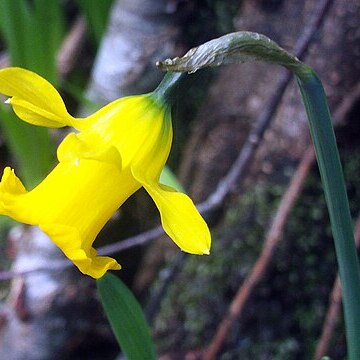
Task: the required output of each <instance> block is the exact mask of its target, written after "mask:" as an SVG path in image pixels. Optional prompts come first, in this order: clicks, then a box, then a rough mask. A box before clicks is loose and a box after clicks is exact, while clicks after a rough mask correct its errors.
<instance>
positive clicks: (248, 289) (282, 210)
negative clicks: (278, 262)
mask: <svg viewBox="0 0 360 360" xmlns="http://www.w3.org/2000/svg"><path fill="white" fill-rule="evenodd" d="M314 161H315V153H314V150H313V148H312V146H311V147H309V148H308V149H307V151H306V153H305V155H304V157H303V158H302V160H301V162H300V165H299V166H298V168H297V170H296V172H295V174H294V176H293V177H292V181H291V183H290V186H289V188H288V189H287V191H286V192H285V194H284V196H283V197H282V199H281V203H280V206H279V208H278V210H277V213H276V216H275V218H274V221H273V223H272V225H271V228H270V230H269V232H268V234H267V236H266V239H265V242H264V246H263V249H262V251H261V254H260V256H259V257H258V259H257V261H256V263H255V265H254V266H253V268H252V269H251V272H250V274H249V275H248V276H247V277H246V279H245V280H244V282H243V284H242V285H241V287H240V288H239V290H238V292H237V294H236V295H235V298H234V299H233V301H232V302H231V305H230V307H229V309H228V311H227V314H226V315H225V318H224V319H223V320H222V321H221V323H220V325H219V326H218V328H217V330H216V333H215V336H214V337H213V339H212V341H211V343H210V346H209V348H208V349H207V351H206V353H205V355H204V360H212V359H215V358H216V354H217V353H218V352H219V350H220V348H221V347H222V345H223V343H224V341H225V340H226V337H227V335H228V333H229V330H230V328H231V325H232V324H233V323H234V321H235V320H238V319H239V317H240V315H241V313H242V311H243V309H244V306H245V304H246V302H247V300H248V298H249V296H250V294H251V293H252V291H253V289H254V288H255V286H256V285H257V284H258V282H259V281H260V280H261V279H262V278H263V276H264V274H265V273H266V270H267V268H268V266H269V264H270V261H271V259H272V256H273V253H274V250H275V249H276V247H277V245H278V243H279V242H280V240H281V238H282V233H283V229H284V226H285V224H286V220H287V218H288V216H289V213H290V210H291V209H292V207H293V205H294V203H295V201H296V200H297V198H298V196H299V193H300V191H301V189H302V187H303V185H304V181H305V179H306V177H307V175H308V173H309V171H310V170H311V167H312V165H313V164H314Z"/></svg>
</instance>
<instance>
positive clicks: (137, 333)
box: [97, 273, 156, 360]
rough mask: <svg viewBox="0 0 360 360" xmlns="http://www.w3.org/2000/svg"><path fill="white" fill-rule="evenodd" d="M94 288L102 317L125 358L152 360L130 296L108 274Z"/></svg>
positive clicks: (141, 321)
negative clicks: (107, 321)
mask: <svg viewBox="0 0 360 360" xmlns="http://www.w3.org/2000/svg"><path fill="white" fill-rule="evenodd" d="M97 287H98V291H99V294H100V299H101V302H102V304H103V307H104V310H105V313H106V315H107V317H108V319H109V322H110V324H111V327H112V329H113V332H114V334H115V337H116V339H117V341H118V343H119V344H120V346H121V349H122V351H123V352H124V354H125V356H126V358H127V359H129V360H145V359H146V360H151V359H156V355H155V348H154V344H153V342H152V340H151V337H150V330H149V327H148V325H147V323H146V320H145V317H144V314H143V311H142V309H141V307H140V305H139V303H138V302H137V300H136V299H135V297H134V295H133V294H132V292H131V291H130V290H129V289H128V288H127V287H126V286H125V285H124V283H123V282H122V281H121V280H120V279H118V278H117V277H116V276H114V275H112V274H110V273H107V274H105V275H104V276H103V277H102V278H100V279H99V280H97Z"/></svg>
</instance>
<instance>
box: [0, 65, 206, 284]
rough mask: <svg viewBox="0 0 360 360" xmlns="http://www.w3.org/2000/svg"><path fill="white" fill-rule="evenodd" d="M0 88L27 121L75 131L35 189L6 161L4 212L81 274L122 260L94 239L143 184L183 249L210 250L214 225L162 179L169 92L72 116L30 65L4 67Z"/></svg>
mask: <svg viewBox="0 0 360 360" xmlns="http://www.w3.org/2000/svg"><path fill="white" fill-rule="evenodd" d="M0 93H2V94H4V95H6V96H8V97H9V100H8V101H7V102H8V103H10V104H11V106H12V107H13V110H14V112H15V113H16V114H17V116H18V117H19V118H20V119H22V120H23V121H25V122H28V123H30V124H33V125H38V126H45V127H49V128H60V127H64V126H70V127H72V128H74V129H75V130H76V131H74V132H70V133H69V134H68V135H67V136H66V137H65V138H64V140H63V141H62V142H61V144H60V145H59V147H58V149H57V158H58V163H57V165H56V166H55V167H54V169H53V170H52V171H51V172H50V173H49V175H48V176H47V177H46V178H45V179H44V180H43V181H42V182H41V183H40V184H38V185H37V186H36V187H35V188H34V189H32V190H30V191H27V190H26V189H25V187H24V185H23V184H22V182H21V181H20V180H19V178H18V177H17V176H16V175H15V172H14V170H13V169H11V168H10V167H6V168H5V170H4V173H3V176H2V179H1V182H0V214H1V215H6V216H9V217H11V218H13V219H15V220H16V221H19V222H22V223H25V224H30V225H35V226H39V228H40V229H41V230H42V231H44V232H45V233H46V234H47V235H48V236H49V237H50V239H51V240H52V241H53V242H54V243H55V244H56V245H57V246H58V247H59V248H60V249H61V250H62V251H63V253H64V254H65V255H66V256H67V257H68V258H69V259H70V260H71V261H72V262H73V263H74V264H75V265H76V266H77V267H78V268H79V270H80V271H81V272H82V273H84V274H87V275H89V276H92V277H93V278H100V277H102V276H103V275H104V274H105V272H106V271H107V270H117V269H120V265H119V264H118V262H117V261H116V260H115V259H113V258H111V257H107V256H98V255H97V252H96V250H95V248H94V247H93V243H94V241H95V239H96V237H97V235H98V233H99V232H100V230H101V229H102V228H103V226H104V225H105V224H106V222H107V221H108V220H109V219H110V217H111V216H112V215H113V214H114V213H115V212H116V211H117V210H118V208H119V207H120V206H121V205H122V204H123V203H124V202H125V201H126V200H127V199H128V197H129V196H131V195H132V194H133V193H135V192H136V191H137V190H138V189H139V188H141V187H143V188H145V190H146V191H147V192H148V193H149V195H150V196H151V197H152V199H153V200H154V202H155V204H156V206H157V208H158V209H159V212H160V217H161V222H162V226H163V228H164V230H165V232H166V233H167V234H168V236H169V237H170V238H171V239H172V240H173V241H174V242H175V243H176V244H177V245H178V246H179V247H180V248H181V249H182V250H183V251H185V252H188V253H191V254H208V253H209V249H210V242H211V238H210V233H209V229H208V227H207V225H206V223H205V221H204V220H203V218H202V217H201V215H200V214H199V213H198V211H197V209H196V207H195V206H194V204H193V202H192V201H191V199H190V198H189V197H188V196H187V195H185V194H182V193H180V192H177V191H176V190H175V189H173V188H170V187H168V186H165V185H162V184H160V182H159V177H160V173H161V171H162V169H163V167H164V165H165V163H166V161H167V158H168V156H169V152H170V148H171V143H172V124H171V114H170V107H169V104H168V102H167V101H166V96H165V94H166V91H155V92H153V93H150V94H145V95H137V96H129V97H124V98H120V99H118V100H115V101H113V102H111V103H110V104H108V105H106V106H104V107H103V108H101V109H100V110H98V111H97V112H95V113H94V114H92V115H90V116H88V117H86V118H75V117H73V116H71V115H70V114H69V113H68V112H67V110H66V107H65V105H64V102H63V100H62V98H61V96H60V94H59V93H58V92H57V90H56V89H55V88H54V87H53V86H52V85H51V84H50V83H49V82H47V81H46V80H45V79H43V78H42V77H40V76H39V75H37V74H35V73H33V72H31V71H28V70H25V69H21V68H15V67H13V68H6V69H2V70H0Z"/></svg>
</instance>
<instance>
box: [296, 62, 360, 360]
mask: <svg viewBox="0 0 360 360" xmlns="http://www.w3.org/2000/svg"><path fill="white" fill-rule="evenodd" d="M295 74H296V77H297V82H298V84H299V87H300V90H301V95H302V98H303V101H304V104H305V108H306V112H307V115H308V121H309V126H310V132H311V136H312V139H313V142H314V145H315V150H316V156H317V160H318V164H319V169H320V175H321V180H322V183H323V187H324V192H325V197H326V202H327V206H328V210H329V215H330V221H331V227H332V232H333V236H334V242H335V249H336V256H337V261H338V265H339V273H340V278H341V284H342V289H343V303H344V312H345V323H346V337H347V342H348V358H349V359H350V360H358V359H360V270H359V261H358V257H357V252H356V246H355V241H354V233H353V225H352V220H351V215H350V209H349V202H348V198H347V194H346V189H345V181H344V177H343V172H342V167H341V164H340V159H339V153H338V150H337V146H336V140H335V135H334V130H333V127H332V124H331V117H330V112H329V109H328V105H327V101H326V95H325V92H324V88H323V86H322V83H321V81H320V79H319V78H318V76H317V75H316V73H315V72H314V71H313V70H312V69H311V68H310V67H308V66H306V65H302V66H299V67H298V68H297V69H296V70H295Z"/></svg>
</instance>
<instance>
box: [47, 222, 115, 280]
mask: <svg viewBox="0 0 360 360" xmlns="http://www.w3.org/2000/svg"><path fill="white" fill-rule="evenodd" d="M40 228H41V230H42V231H44V232H45V233H46V234H47V235H48V236H49V237H50V238H51V240H52V241H53V242H54V243H55V244H56V245H57V246H58V247H59V248H60V249H61V250H62V251H63V252H64V254H65V255H66V256H67V257H68V258H69V259H70V260H71V261H72V262H73V263H74V264H75V265H76V266H77V268H78V269H79V270H80V271H81V272H82V273H83V274H86V275H89V276H91V277H93V278H95V279H98V278H100V277H102V276H103V275H104V274H105V273H106V271H107V270H119V269H121V266H120V265H119V264H118V263H117V261H116V260H115V259H112V258H110V257H107V256H97V253H96V250H95V249H94V248H87V249H84V248H83V243H82V238H81V234H80V233H79V231H78V230H77V229H76V228H75V227H71V226H67V225H62V224H56V223H48V224H42V225H41V226H40Z"/></svg>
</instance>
